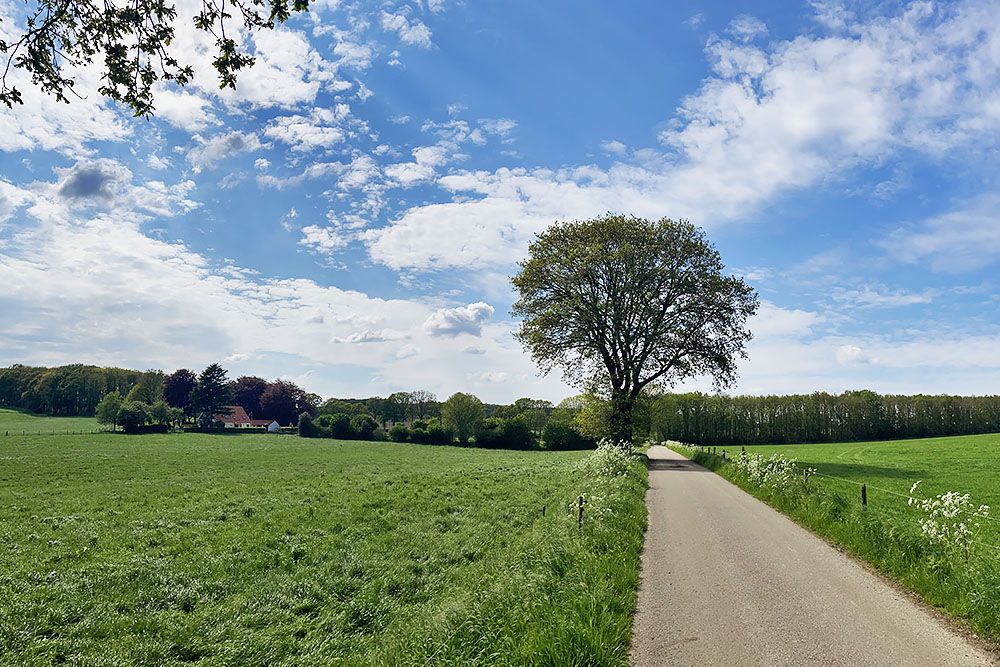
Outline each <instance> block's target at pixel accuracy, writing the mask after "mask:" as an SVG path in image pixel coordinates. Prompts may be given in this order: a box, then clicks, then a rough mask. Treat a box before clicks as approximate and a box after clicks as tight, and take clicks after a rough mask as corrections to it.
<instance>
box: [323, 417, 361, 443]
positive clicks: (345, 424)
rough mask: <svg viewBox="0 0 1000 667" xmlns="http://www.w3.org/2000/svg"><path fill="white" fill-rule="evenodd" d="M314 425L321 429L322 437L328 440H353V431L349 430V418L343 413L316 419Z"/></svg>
mask: <svg viewBox="0 0 1000 667" xmlns="http://www.w3.org/2000/svg"><path fill="white" fill-rule="evenodd" d="M316 425H317V426H318V427H320V428H322V429H323V431H324V435H325V436H326V437H328V438H337V439H338V440H351V439H353V438H354V429H353V428H351V418H350V417H349V416H348V415H345V414H344V413H343V412H338V413H336V414H333V415H322V416H320V417H317V418H316Z"/></svg>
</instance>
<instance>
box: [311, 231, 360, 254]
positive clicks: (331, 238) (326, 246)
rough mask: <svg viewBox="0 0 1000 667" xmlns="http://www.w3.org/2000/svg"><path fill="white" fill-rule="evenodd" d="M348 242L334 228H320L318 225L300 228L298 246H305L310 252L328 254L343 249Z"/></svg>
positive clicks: (341, 233) (345, 237)
mask: <svg viewBox="0 0 1000 667" xmlns="http://www.w3.org/2000/svg"><path fill="white" fill-rule="evenodd" d="M349 242H350V239H349V238H348V237H347V236H345V235H344V234H343V232H341V231H340V230H339V229H337V228H335V227H321V226H319V225H308V226H306V227H303V228H302V238H301V239H299V245H303V246H306V247H307V248H309V249H310V250H312V251H314V252H317V253H322V254H330V253H332V252H334V251H336V250H339V249H340V248H343V247H344V246H346V245H347V244H348V243H349Z"/></svg>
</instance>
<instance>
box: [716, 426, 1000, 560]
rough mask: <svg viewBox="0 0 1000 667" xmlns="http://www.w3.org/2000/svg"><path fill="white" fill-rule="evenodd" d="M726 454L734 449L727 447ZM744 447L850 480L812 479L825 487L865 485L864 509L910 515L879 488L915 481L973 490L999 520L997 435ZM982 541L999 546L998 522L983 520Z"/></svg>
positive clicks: (936, 490)
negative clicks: (865, 506) (776, 454)
mask: <svg viewBox="0 0 1000 667" xmlns="http://www.w3.org/2000/svg"><path fill="white" fill-rule="evenodd" d="M727 449H728V451H729V453H730V454H734V453H738V452H739V448H735V449H732V448H727ZM747 451H748V452H756V453H759V454H765V455H770V454H771V453H773V452H777V453H779V454H781V455H782V456H784V457H785V458H794V459H796V460H797V461H798V462H799V464H800V465H801V466H803V467H809V468H815V469H816V470H817V471H819V472H820V473H823V474H825V475H830V476H832V477H839V478H842V479H846V480H850V481H852V482H855V484H854V485H851V484H848V483H845V482H842V481H840V480H837V479H830V478H829V477H815V478H814V482H815V483H817V484H820V485H822V486H823V487H824V488H826V489H827V490H828V491H830V492H832V493H833V492H835V493H840V494H841V495H844V496H851V497H854V496H857V497H858V501H859V502H860V490H859V489H858V488H857V484H862V483H864V484H865V485H866V486H867V487H868V502H869V508H870V509H871V510H873V511H878V512H885V513H888V514H895V515H897V517H896V518H897V519H898V520H900V521H905V520H906V519H907V518H909V519H911V520H912V519H913V518H914V517H915V516H916V515H915V510H914V509H913V508H912V507H909V506H908V505H907V502H906V499H905V498H900V497H899V496H894V495H891V494H886V493H883V492H882V491H881V490H882V489H886V490H888V491H891V492H894V493H897V494H903V495H908V494H909V492H910V486H911V485H912V484H913V483H914V482H916V481H918V480H920V481H921V483H920V486H919V487H918V491H917V493H918V494H919V495H920V496H922V497H927V496H932V495H938V494H941V493H945V492H947V491H960V492H962V493H970V494H972V499H973V500H974V501H976V504H977V505H978V504H979V503H986V504H987V505H990V507H992V508H995V510H996V512H997V514H996V516H997V518H998V519H1000V481H998V480H997V473H998V472H1000V434H992V435H969V436H957V437H950V438H926V439H920V440H891V441H887V442H851V443H836V444H816V445H770V446H754V447H747ZM983 529H984V531H983V535H982V538H983V539H984V540H986V539H988V540H990V541H991V542H992V543H994V544H996V545H1000V521H995V522H994V521H986V522H985V523H984V524H983Z"/></svg>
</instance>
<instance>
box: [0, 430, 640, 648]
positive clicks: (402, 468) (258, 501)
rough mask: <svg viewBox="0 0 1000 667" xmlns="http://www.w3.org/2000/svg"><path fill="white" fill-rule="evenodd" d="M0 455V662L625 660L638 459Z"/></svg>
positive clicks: (361, 447) (37, 440) (258, 446)
mask: <svg viewBox="0 0 1000 667" xmlns="http://www.w3.org/2000/svg"><path fill="white" fill-rule="evenodd" d="M0 456H2V457H3V460H4V465H3V468H2V469H0V539H2V540H3V542H4V544H5V545H7V548H5V549H4V550H3V551H2V552H0V599H2V600H3V601H4V604H3V605H2V606H0V664H3V665H50V664H58V663H70V664H76V665H146V664H157V665H180V664H190V663H197V664H199V665H246V664H269V665H314V664H347V665H399V664H451V665H469V664H491V665H492V664H501V665H503V664H507V665H565V664H587V665H624V664H626V662H627V651H628V642H629V633H630V626H631V612H632V609H633V606H634V600H635V594H636V588H637V585H638V571H639V553H640V550H641V547H642V540H643V531H644V527H645V519H646V517H645V507H644V505H643V493H644V491H645V486H646V471H645V466H644V465H642V463H641V462H640V461H638V460H630V461H626V462H621V461H615V460H612V461H611V462H610V463H609V462H608V461H607V460H605V459H604V458H602V457H601V456H600V455H596V454H591V453H581V452H509V451H489V450H476V449H463V448H456V447H427V446H416V445H403V444H394V443H360V442H336V441H305V440H301V439H298V438H276V437H274V436H252V435H251V436H245V437H242V438H224V437H219V436H211V435H202V434H183V435H147V436H124V435H110V434H105V435H94V436H46V437H34V438H33V437H27V438H14V437H11V438H9V439H8V440H4V441H3V442H2V443H0ZM580 495H583V496H584V497H585V498H586V503H587V504H586V505H585V508H584V520H583V526H582V530H581V529H579V528H578V526H577V514H576V500H577V498H578V497H579V496H580ZM543 507H545V513H544V516H543V514H542V508H543Z"/></svg>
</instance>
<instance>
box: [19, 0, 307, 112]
mask: <svg viewBox="0 0 1000 667" xmlns="http://www.w3.org/2000/svg"><path fill="white" fill-rule="evenodd" d="M25 5H26V7H25V14H26V15H25V17H24V29H23V31H22V32H20V33H19V34H17V35H16V36H15V37H14V38H11V39H6V40H5V39H2V38H0V103H3V104H5V105H7V106H8V107H11V106H13V105H14V104H21V103H23V99H22V94H21V91H20V90H18V89H17V87H15V86H14V85H11V84H10V83H9V81H8V75H9V74H10V73H11V71H12V70H22V71H24V72H26V73H27V74H28V75H29V76H30V77H31V80H32V83H33V84H34V85H36V86H38V87H39V88H41V89H42V90H43V91H45V92H46V93H49V94H51V95H54V96H55V97H56V99H59V100H63V101H69V95H71V94H76V93H74V91H73V85H74V78H73V77H74V75H75V73H76V70H77V69H79V68H81V67H83V66H86V65H88V64H90V63H93V62H94V60H95V59H96V60H98V61H100V62H101V74H102V77H101V78H102V84H101V86H100V88H99V89H98V92H99V93H100V94H101V95H104V96H106V97H108V98H110V99H112V100H115V101H116V102H119V103H121V104H123V105H124V106H126V107H129V108H130V109H131V110H132V112H133V113H134V114H135V115H136V116H149V115H150V114H151V113H152V112H153V110H154V106H153V101H154V100H153V91H154V89H155V88H156V86H157V82H158V81H172V82H174V83H175V84H177V85H180V86H183V85H185V84H187V83H189V82H190V81H191V79H192V78H193V77H194V75H195V71H194V69H193V68H192V67H191V66H190V65H189V64H185V63H184V62H183V60H184V59H185V58H190V57H191V54H190V53H185V54H178V53H176V49H174V48H172V47H171V42H172V40H173V38H174V35H175V32H176V22H177V9H176V6H175V5H174V4H173V3H172V2H170V0H141V1H140V0H137V1H136V2H125V3H114V2H101V1H99V0H28V1H27V2H26V3H25ZM308 6H309V0H291V2H289V0H230V2H229V6H228V7H227V6H226V2H224V1H223V2H216V1H215V0H202V3H201V7H200V11H199V12H198V13H197V14H196V15H195V16H194V18H193V21H192V27H193V28H194V29H195V30H200V31H204V32H206V33H209V34H210V35H212V37H213V38H214V41H215V53H214V56H215V57H214V59H213V60H212V66H213V67H214V68H215V70H216V73H217V74H218V77H219V85H220V87H223V88H226V87H228V88H235V87H236V76H237V74H238V72H239V71H240V70H241V69H243V68H245V67H248V66H250V65H252V64H253V62H254V58H253V57H252V56H250V54H249V53H248V52H247V49H246V44H247V39H246V38H247V36H248V35H249V34H250V33H252V32H254V31H256V30H259V29H262V28H273V27H274V26H275V24H276V23H281V22H284V21H285V20H287V19H288V18H289V16H290V15H291V12H292V11H303V10H306V9H307V8H308ZM11 32H12V31H11ZM238 40H239V41H238Z"/></svg>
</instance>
